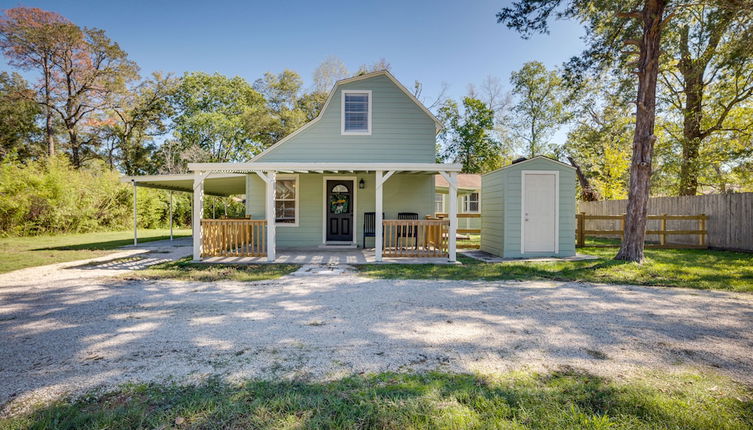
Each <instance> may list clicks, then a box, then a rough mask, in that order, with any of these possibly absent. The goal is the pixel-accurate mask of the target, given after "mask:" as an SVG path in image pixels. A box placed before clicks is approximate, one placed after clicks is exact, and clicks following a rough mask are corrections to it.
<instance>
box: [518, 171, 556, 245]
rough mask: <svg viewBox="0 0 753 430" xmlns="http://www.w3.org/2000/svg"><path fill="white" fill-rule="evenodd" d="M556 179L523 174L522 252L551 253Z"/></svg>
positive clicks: (554, 240)
mask: <svg viewBox="0 0 753 430" xmlns="http://www.w3.org/2000/svg"><path fill="white" fill-rule="evenodd" d="M556 186H557V176H556V175H555V174H554V173H552V174H549V173H525V172H524V173H523V214H522V215H523V231H522V234H523V249H522V251H523V252H526V253H528V252H555V247H556V239H555V237H556V234H557V224H556V223H557V209H556V204H557V198H556Z"/></svg>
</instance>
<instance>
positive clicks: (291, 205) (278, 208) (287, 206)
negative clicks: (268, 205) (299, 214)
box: [275, 201, 295, 224]
mask: <svg viewBox="0 0 753 430" xmlns="http://www.w3.org/2000/svg"><path fill="white" fill-rule="evenodd" d="M275 219H276V221H277V222H278V223H290V224H293V223H295V202H294V201H276V202H275Z"/></svg>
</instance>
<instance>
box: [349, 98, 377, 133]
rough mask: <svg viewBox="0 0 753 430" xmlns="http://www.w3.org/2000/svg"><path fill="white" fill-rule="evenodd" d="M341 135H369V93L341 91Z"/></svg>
mask: <svg viewBox="0 0 753 430" xmlns="http://www.w3.org/2000/svg"><path fill="white" fill-rule="evenodd" d="M342 94H343V96H342V105H343V108H342V109H343V114H342V133H343V134H371V91H343V93H342Z"/></svg>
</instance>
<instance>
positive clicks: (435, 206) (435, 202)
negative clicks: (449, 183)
mask: <svg viewBox="0 0 753 430" xmlns="http://www.w3.org/2000/svg"><path fill="white" fill-rule="evenodd" d="M435 194H439V195H440V196H441V197H442V210H440V211H439V212H437V211H436V209H437V203H438V202H437V200H436V196H434V197H435V198H434V213H435V214H438V213H440V214H444V213H447V211H445V208H446V207H447V205H446V202H445V201H446V200H447V199H446V198H445V196H447V194H445V193H440V192H435Z"/></svg>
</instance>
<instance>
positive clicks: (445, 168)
mask: <svg viewBox="0 0 753 430" xmlns="http://www.w3.org/2000/svg"><path fill="white" fill-rule="evenodd" d="M188 168H189V170H192V171H194V172H206V171H212V172H256V171H271V170H274V171H280V170H292V171H305V170H313V171H319V170H320V171H335V170H340V171H354V172H355V171H361V172H368V171H376V170H382V171H388V170H396V171H401V172H405V171H421V172H460V170H462V168H463V166H462V165H461V164H439V163H289V162H269V163H265V162H257V163H253V162H251V163H188Z"/></svg>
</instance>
